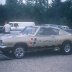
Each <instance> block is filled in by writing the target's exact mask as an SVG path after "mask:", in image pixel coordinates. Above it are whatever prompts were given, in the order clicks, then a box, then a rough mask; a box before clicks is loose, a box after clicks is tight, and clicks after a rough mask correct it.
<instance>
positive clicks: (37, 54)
mask: <svg viewBox="0 0 72 72" xmlns="http://www.w3.org/2000/svg"><path fill="white" fill-rule="evenodd" d="M58 55H61V53H60V52H54V51H39V52H30V53H26V55H25V57H24V58H25V59H31V58H39V57H50V56H58ZM24 58H23V59H24ZM12 59H14V58H8V57H6V56H5V55H3V54H1V55H0V61H4V60H12Z"/></svg>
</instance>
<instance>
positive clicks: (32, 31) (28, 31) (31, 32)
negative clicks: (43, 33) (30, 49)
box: [22, 27, 38, 35]
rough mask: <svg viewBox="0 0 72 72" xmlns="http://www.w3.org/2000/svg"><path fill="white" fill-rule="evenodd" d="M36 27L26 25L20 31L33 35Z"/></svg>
mask: <svg viewBox="0 0 72 72" xmlns="http://www.w3.org/2000/svg"><path fill="white" fill-rule="evenodd" d="M37 29H38V27H26V28H25V29H24V30H23V31H22V33H23V34H26V35H33V34H35V32H36V31H37Z"/></svg>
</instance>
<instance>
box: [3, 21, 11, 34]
mask: <svg viewBox="0 0 72 72" xmlns="http://www.w3.org/2000/svg"><path fill="white" fill-rule="evenodd" d="M4 30H5V33H6V34H8V33H10V30H11V26H10V25H9V24H8V23H7V22H5V25H4Z"/></svg>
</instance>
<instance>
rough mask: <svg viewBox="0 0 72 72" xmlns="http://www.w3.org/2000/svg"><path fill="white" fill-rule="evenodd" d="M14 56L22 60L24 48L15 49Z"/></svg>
mask: <svg viewBox="0 0 72 72" xmlns="http://www.w3.org/2000/svg"><path fill="white" fill-rule="evenodd" d="M14 54H15V57H16V58H22V57H23V56H24V49H23V48H22V47H18V48H16V49H15V52H14Z"/></svg>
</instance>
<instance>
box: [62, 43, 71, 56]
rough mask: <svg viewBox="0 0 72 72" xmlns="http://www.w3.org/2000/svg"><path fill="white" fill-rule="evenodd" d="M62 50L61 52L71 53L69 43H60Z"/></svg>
mask: <svg viewBox="0 0 72 72" xmlns="http://www.w3.org/2000/svg"><path fill="white" fill-rule="evenodd" d="M62 52H63V54H66V55H67V54H71V53H72V48H71V43H69V42H67V43H64V44H63V45H62Z"/></svg>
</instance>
